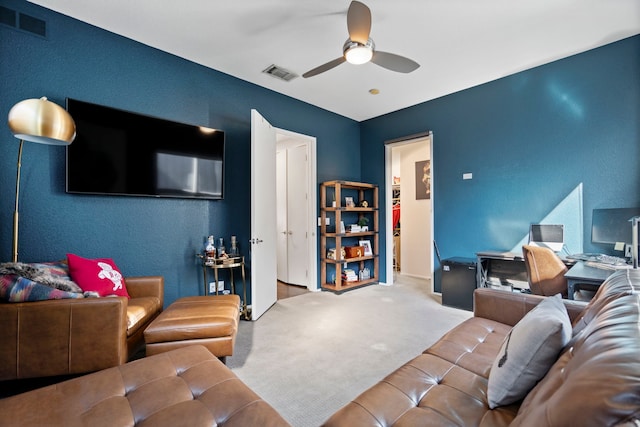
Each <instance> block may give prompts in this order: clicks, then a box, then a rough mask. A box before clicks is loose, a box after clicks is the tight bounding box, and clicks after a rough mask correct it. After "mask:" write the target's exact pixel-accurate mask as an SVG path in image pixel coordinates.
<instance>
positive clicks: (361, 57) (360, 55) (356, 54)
mask: <svg viewBox="0 0 640 427" xmlns="http://www.w3.org/2000/svg"><path fill="white" fill-rule="evenodd" d="M343 53H344V57H345V59H346V60H347V62H348V63H350V64H354V65H360V64H366V63H367V62H369V61H371V58H373V40H371V39H369V40H367V43H365V44H362V43H358V42H354V41H352V40H351V39H349V40H347V41H346V42H345V44H344V48H343Z"/></svg>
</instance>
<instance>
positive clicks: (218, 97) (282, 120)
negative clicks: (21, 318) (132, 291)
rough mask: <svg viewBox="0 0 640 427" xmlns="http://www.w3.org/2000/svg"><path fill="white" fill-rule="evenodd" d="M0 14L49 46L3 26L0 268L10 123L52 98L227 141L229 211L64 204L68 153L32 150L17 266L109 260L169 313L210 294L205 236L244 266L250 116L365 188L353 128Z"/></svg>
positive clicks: (13, 146)
mask: <svg viewBox="0 0 640 427" xmlns="http://www.w3.org/2000/svg"><path fill="white" fill-rule="evenodd" d="M0 4H1V5H3V6H6V7H8V8H11V9H14V10H17V11H19V12H22V13H27V14H29V15H32V16H34V17H36V18H39V19H43V20H45V21H46V23H47V37H46V38H42V37H38V36H34V35H32V34H30V33H26V32H22V31H20V30H16V29H13V28H10V27H8V26H4V25H0V52H1V56H0V58H1V59H0V94H1V95H0V117H4V118H5V119H2V120H1V121H0V194H2V201H1V202H0V260H10V259H11V241H12V237H11V236H12V213H13V203H14V195H15V173H16V161H17V154H18V142H19V141H18V140H17V139H16V138H14V137H13V135H12V134H11V132H10V131H9V129H8V127H7V123H6V117H7V114H8V113H9V110H10V108H11V107H12V106H13V105H14V104H15V103H17V102H19V101H21V100H23V99H27V98H40V97H41V96H47V97H48V98H49V99H50V100H51V101H53V102H56V103H57V104H59V105H61V106H64V105H65V98H66V97H70V98H75V99H80V100H84V101H88V102H93V103H96V104H102V105H108V106H111V107H115V108H120V109H124V110H129V111H135V112H138V113H142V114H146V115H152V116H156V117H161V118H165V119H169V120H176V121H180V122H186V123H191V124H195V125H203V126H209V127H213V128H220V129H223V130H224V131H225V132H226V144H227V145H226V170H225V199H224V200H223V201H201V200H175V199H154V198H140V197H105V196H86V195H71V194H66V193H65V149H64V148H63V147H56V146H47V145H40V144H35V143H25V146H24V152H23V161H22V177H21V178H22V179H21V193H20V242H19V260H20V261H23V262H33V261H46V260H56V259H63V258H65V256H66V254H67V253H68V252H72V253H76V254H78V255H80V256H85V257H110V258H113V259H114V261H115V262H116V264H117V265H118V266H119V267H120V269H121V270H122V272H123V274H124V275H125V276H134V275H156V274H157V275H162V276H164V278H165V295H166V299H165V300H166V304H169V303H170V302H172V301H174V300H175V299H177V298H179V297H181V296H185V295H197V294H199V293H200V294H202V292H203V278H202V270H201V268H200V267H199V264H198V262H197V259H196V257H195V253H196V251H200V250H202V248H203V246H204V240H205V236H206V235H208V234H214V235H215V236H217V237H225V240H226V241H227V242H228V241H229V236H231V235H232V234H235V235H237V236H238V241H239V242H240V248H241V250H242V251H243V253H244V254H245V255H248V249H249V244H248V240H249V238H250V206H251V204H250V176H251V154H250V141H251V135H250V134H251V129H250V122H251V114H250V113H251V109H256V110H258V111H260V112H261V113H262V115H264V116H265V117H266V118H267V119H268V120H269V121H270V122H271V124H272V125H274V126H275V127H279V128H283V129H286V130H290V131H293V132H298V133H302V134H306V135H311V136H314V137H316V138H317V170H318V180H319V181H323V180H328V179H350V180H359V179H360V165H359V158H360V126H359V124H358V123H357V122H356V121H353V120H351V119H347V118H345V117H343V116H340V115H337V114H333V113H330V112H327V111H326V110H323V109H320V108H317V107H314V106H312V105H310V104H306V103H303V102H300V101H297V100H294V99H292V98H290V97H287V96H284V95H281V94H278V93H276V92H273V91H270V90H267V89H264V88H261V87H259V86H256V85H253V84H250V83H247V82H245V81H242V80H239V79H237V78H234V77H231V76H229V75H226V74H223V73H220V72H217V71H215V70H211V69H209V68H206V67H203V66H200V65H197V64H194V63H192V62H189V61H186V60H184V59H181V58H178V57H176V56H173V55H170V54H167V53H164V52H161V51H159V50H157V49H154V48H151V47H149V46H146V45H143V44H140V43H137V42H134V41H131V40H129V39H127V38H124V37H121V36H118V35H115V34H113V33H110V32H107V31H104V30H102V29H99V28H96V27H94V26H91V25H88V24H86V23H83V22H80V21H77V20H75V19H71V18H69V17H66V16H64V15H61V14H58V13H54V12H52V11H50V10H47V9H44V8H41V7H39V6H36V5H33V4H31V3H28V2H26V1H11V0H9V1H5V0H3V1H1V2H0ZM256 72H257V73H259V72H260V70H256ZM283 84H302V81H294V82H291V83H283ZM335 147H340V148H339V149H340V152H341V153H342V155H340V156H336V154H335V151H334V149H335ZM249 261H250V260H249Z"/></svg>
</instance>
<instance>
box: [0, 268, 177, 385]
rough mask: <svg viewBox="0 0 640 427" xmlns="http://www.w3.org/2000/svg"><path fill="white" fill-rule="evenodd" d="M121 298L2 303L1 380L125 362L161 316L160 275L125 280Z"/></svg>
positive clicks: (82, 370)
mask: <svg viewBox="0 0 640 427" xmlns="http://www.w3.org/2000/svg"><path fill="white" fill-rule="evenodd" d="M125 283H126V287H127V291H128V293H129V295H130V296H131V299H127V298H124V297H106V298H83V299H57V300H48V301H36V302H20V303H0V325H2V333H1V334H0V381H5V380H17V379H26V378H36V377H49V376H61V375H74V374H83V373H87V372H94V371H98V370H100V369H105V368H110V367H112V366H118V365H121V364H123V363H125V362H126V361H127V360H128V359H129V358H130V357H131V356H133V355H134V354H135V353H136V351H138V350H139V349H141V347H142V346H143V345H144V336H143V332H144V329H145V328H146V327H147V326H148V325H149V323H151V321H152V320H153V319H155V318H156V316H158V314H160V313H161V312H162V307H163V304H164V279H163V278H162V277H161V276H141V277H127V278H125Z"/></svg>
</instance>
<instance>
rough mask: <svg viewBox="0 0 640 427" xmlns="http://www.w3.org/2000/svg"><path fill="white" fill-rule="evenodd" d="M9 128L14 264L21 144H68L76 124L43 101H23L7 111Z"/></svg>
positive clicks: (50, 104) (55, 105) (65, 112)
mask: <svg viewBox="0 0 640 427" xmlns="http://www.w3.org/2000/svg"><path fill="white" fill-rule="evenodd" d="M9 129H10V130H11V133H13V135H14V136H15V137H16V138H18V139H19V140H20V148H18V172H17V174H16V206H15V210H14V211H13V262H18V198H19V195H20V166H21V162H22V144H23V143H24V141H31V142H37V143H39V144H49V145H69V144H71V142H73V139H74V138H75V137H76V124H75V123H74V121H73V119H72V118H71V116H70V115H69V113H67V111H66V110H65V109H64V108H62V107H60V106H59V105H57V104H54V103H53V102H51V101H48V100H47V98H45V97H42V98H40V99H26V100H24V101H20V102H18V103H17V104H16V105H14V106H13V107H12V108H11V110H10V111H9Z"/></svg>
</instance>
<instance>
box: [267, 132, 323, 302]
mask: <svg viewBox="0 0 640 427" xmlns="http://www.w3.org/2000/svg"><path fill="white" fill-rule="evenodd" d="M315 176H316V174H315V138H312V137H309V136H306V135H301V134H297V133H293V132H289V131H285V130H281V129H277V130H276V205H277V213H276V218H277V256H276V258H277V278H278V299H282V298H286V297H289V296H295V295H299V294H300V293H302V291H307V290H317V284H316V227H315V223H314V218H315V206H316V190H315V188H316V178H315ZM291 286H295V287H296V288H298V289H291V288H290V287H291ZM287 287H289V288H288V289H287Z"/></svg>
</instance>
